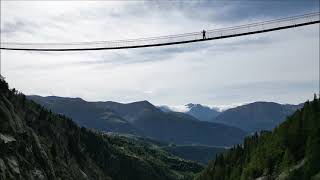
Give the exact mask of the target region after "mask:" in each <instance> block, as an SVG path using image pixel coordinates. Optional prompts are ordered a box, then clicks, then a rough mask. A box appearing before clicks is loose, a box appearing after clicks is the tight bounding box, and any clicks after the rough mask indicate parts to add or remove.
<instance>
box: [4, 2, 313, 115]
mask: <svg viewBox="0 0 320 180" xmlns="http://www.w3.org/2000/svg"><path fill="white" fill-rule="evenodd" d="M173 3H174V4H173V5H172V4H166V3H158V4H155V3H150V2H141V1H134V2H131V1H121V2H113V1H112V2H110V1H95V2H89V1H81V2H75V1H68V2H62V1H52V2H37V1H28V2H23V1H13V2H9V1H5V2H2V7H1V8H2V9H1V27H2V29H1V30H2V32H1V36H2V38H3V39H2V40H3V41H19V42H21V41H26V42H70V41H98V40H114V39H126V38H138V37H150V36H158V35H168V34H177V33H184V32H193V31H199V30H201V29H203V28H205V29H209V28H218V27H223V26H228V25H233V24H231V23H233V22H235V21H236V22H237V23H238V24H241V23H245V22H249V21H252V20H253V19H254V20H256V19H257V18H256V19H255V18H249V19H248V18H246V17H245V16H242V17H243V18H242V19H241V18H235V17H234V19H232V20H230V18H231V17H228V18H229V19H226V18H223V17H222V15H224V13H227V12H228V13H229V14H230V13H232V12H233V11H236V10H237V9H236V8H237V7H235V6H234V5H231V4H227V5H225V6H224V5H221V3H218V5H212V8H211V7H210V6H208V7H209V9H210V8H211V9H212V11H211V10H210V11H208V7H203V5H202V4H200V6H198V5H197V3H196V2H192V3H194V4H184V3H182V4H180V5H179V3H178V2H173ZM175 3H176V4H175ZM17 12H19V13H17ZM297 14H299V12H297ZM267 15H268V14H267ZM257 17H259V18H261V16H257ZM263 18H265V19H268V18H269V17H268V16H266V15H263ZM270 18H274V17H270ZM235 19H236V20H235ZM257 20H259V19H257ZM3 32H4V33H3ZM318 39H319V28H318V26H317V25H312V26H308V27H301V28H296V29H290V30H283V31H278V32H270V33H266V34H259V35H253V36H245V37H239V38H232V39H226V40H219V41H212V42H205V43H194V44H184V45H177V46H170V47H155V48H146V49H131V50H114V51H95V52H68V53H66V52H64V53H58V52H55V53H38V52H32V53H31V52H17V51H2V52H1V58H2V62H3V64H2V72H3V74H4V76H6V77H7V80H8V81H9V83H10V84H11V86H14V87H16V88H17V89H19V90H21V91H22V92H24V93H26V94H40V95H52V94H54V95H58V96H72V97H75V96H79V97H82V98H84V99H86V100H113V101H120V102H130V101H138V100H144V99H146V100H150V101H151V102H152V103H155V104H169V105H173V104H187V103H190V102H194V103H201V104H226V105H225V106H228V105H229V104H231V105H232V104H241V103H243V102H252V101H254V100H270V101H271V100H272V101H277V102H282V103H298V102H301V101H304V100H305V99H307V98H309V97H312V93H313V92H315V91H317V89H316V87H317V86H316V81H317V78H318V75H317V73H318V69H317V67H318V59H319V41H318ZM270 82H272V83H270ZM264 83H265V84H269V86H262V85H261V84H264ZM279 84H286V86H279ZM301 84H303V85H305V88H303V89H301V88H299V85H301ZM244 87H246V88H244ZM266 88H267V89H266ZM289 88H290V89H289ZM238 89H239V90H238ZM284 92H286V93H284ZM177 109H180V110H181V111H183V110H185V109H183V108H182V107H177Z"/></svg>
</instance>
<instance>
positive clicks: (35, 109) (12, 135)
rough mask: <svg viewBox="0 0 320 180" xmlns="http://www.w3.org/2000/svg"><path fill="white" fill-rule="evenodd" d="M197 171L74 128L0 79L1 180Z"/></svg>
mask: <svg viewBox="0 0 320 180" xmlns="http://www.w3.org/2000/svg"><path fill="white" fill-rule="evenodd" d="M201 169H202V166H200V165H198V164H196V163H193V162H189V161H185V160H182V159H180V158H176V157H174V156H171V155H169V154H168V153H166V152H164V151H161V150H160V149H159V148H154V146H153V145H150V144H147V143H143V142H138V141H132V140H130V139H127V138H124V137H118V136H109V135H104V134H101V133H98V132H93V131H91V130H88V129H86V128H79V127H78V126H77V125H76V124H75V123H74V122H73V121H71V119H68V118H66V117H65V116H63V115H58V114H54V113H52V112H51V111H48V110H46V109H45V108H43V107H42V106H40V105H38V104H36V103H34V102H33V101H30V100H27V99H26V97H25V96H24V95H23V94H20V93H17V92H16V91H15V90H9V89H8V85H7V84H6V83H5V82H4V81H3V80H0V179H6V180H15V179H21V180H24V179H26V180H34V179H49V180H50V179H52V180H56V179H66V180H73V179H76V180H79V179H97V180H102V179H108V180H109V179H114V180H120V179H121V180H133V179H137V180H139V179H154V180H171V179H172V180H175V179H191V178H192V176H193V174H194V173H197V172H199V171H200V170H201Z"/></svg>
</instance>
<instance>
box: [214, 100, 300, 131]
mask: <svg viewBox="0 0 320 180" xmlns="http://www.w3.org/2000/svg"><path fill="white" fill-rule="evenodd" d="M299 108H301V105H282V104H278V103H273V102H254V103H250V104H246V105H242V106H238V107H235V108H231V109H228V110H226V111H224V112H222V113H221V114H220V115H219V116H217V117H216V118H215V119H213V120H212V121H214V122H217V123H223V124H227V125H231V126H234V127H238V128H241V129H243V130H245V131H247V132H255V131H260V130H272V129H273V128H274V127H276V126H277V125H279V124H280V123H281V122H282V121H283V120H284V119H285V118H286V117H287V116H289V115H291V114H293V113H294V112H295V111H296V110H297V109H299Z"/></svg>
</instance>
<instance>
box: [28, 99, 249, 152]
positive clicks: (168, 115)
mask: <svg viewBox="0 0 320 180" xmlns="http://www.w3.org/2000/svg"><path fill="white" fill-rule="evenodd" d="M28 98H29V99H31V100H33V101H35V102H37V103H39V104H41V105H43V106H45V107H46V108H48V109H50V110H52V111H53V112H55V113H59V114H64V115H66V116H68V117H71V118H72V119H73V120H74V121H75V122H76V123H77V124H79V125H80V126H83V127H87V128H93V129H97V130H101V131H105V132H116V133H125V134H134V135H138V136H144V137H149V138H154V139H157V140H160V141H165V142H171V143H175V144H181V145H187V144H188V145H190V144H198V145H210V146H231V145H233V144H237V143H240V142H241V141H242V140H243V138H244V136H245V135H246V132H245V131H243V130H241V129H239V128H236V127H232V126H228V125H224V124H219V123H211V122H204V121H199V120H198V119H196V118H194V117H193V116H191V115H188V114H185V113H179V112H163V111H161V110H160V109H159V108H157V107H155V106H154V105H152V104H151V103H149V102H148V101H140V102H133V103H128V104H123V103H117V102H111V101H107V102H87V101H84V100H82V99H80V98H63V97H55V96H49V97H41V96H28Z"/></svg>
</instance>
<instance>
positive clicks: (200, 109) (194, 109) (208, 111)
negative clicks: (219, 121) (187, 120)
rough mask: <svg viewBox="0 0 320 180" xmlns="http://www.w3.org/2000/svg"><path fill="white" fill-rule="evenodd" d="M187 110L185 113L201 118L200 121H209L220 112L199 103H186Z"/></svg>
mask: <svg viewBox="0 0 320 180" xmlns="http://www.w3.org/2000/svg"><path fill="white" fill-rule="evenodd" d="M186 106H187V107H188V109H189V110H188V111H187V112H186V113H187V114H190V115H192V116H193V117H195V118H197V119H199V120H201V121H209V122H212V120H213V119H214V118H215V117H217V116H218V115H219V114H220V112H219V111H217V110H215V109H212V108H210V107H207V106H203V105H201V104H191V103H190V104H187V105H186Z"/></svg>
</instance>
